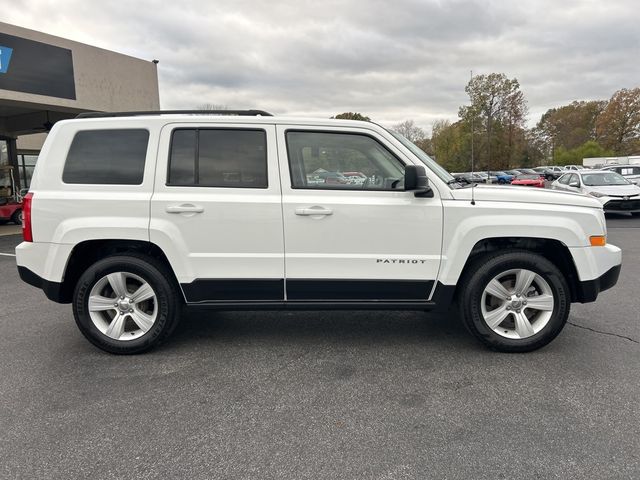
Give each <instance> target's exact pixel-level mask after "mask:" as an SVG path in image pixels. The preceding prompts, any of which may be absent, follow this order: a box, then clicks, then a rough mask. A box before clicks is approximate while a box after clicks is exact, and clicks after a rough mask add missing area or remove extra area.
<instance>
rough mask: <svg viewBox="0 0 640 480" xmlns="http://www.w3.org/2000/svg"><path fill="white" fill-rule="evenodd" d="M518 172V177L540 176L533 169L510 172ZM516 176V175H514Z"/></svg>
mask: <svg viewBox="0 0 640 480" xmlns="http://www.w3.org/2000/svg"><path fill="white" fill-rule="evenodd" d="M510 171H517V172H519V173H518V175H538V176H540V174H539V173H538V172H536V171H535V170H534V169H533V168H519V169H518V170H510ZM516 176H517V175H516Z"/></svg>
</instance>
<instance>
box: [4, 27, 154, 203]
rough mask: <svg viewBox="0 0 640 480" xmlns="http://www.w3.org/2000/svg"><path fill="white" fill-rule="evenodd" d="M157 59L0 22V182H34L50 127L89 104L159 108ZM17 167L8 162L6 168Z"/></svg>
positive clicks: (12, 185) (15, 185)
mask: <svg viewBox="0 0 640 480" xmlns="http://www.w3.org/2000/svg"><path fill="white" fill-rule="evenodd" d="M156 64H157V62H156V61H147V60H141V59H138V58H133V57H130V56H128V55H122V54H119V53H115V52H111V51H109V50H104V49H101V48H97V47H92V46H90V45H85V44H83V43H79V42H74V41H71V40H67V39H64V38H60V37H55V36H53V35H48V34H45V33H41V32H37V31H34V30H29V29H26V28H22V27H18V26H15V25H9V24H6V23H2V22H0V172H6V174H4V175H3V177H4V178H0V188H2V187H6V188H8V189H5V190H2V191H5V192H7V191H11V190H14V191H13V192H12V193H13V195H16V194H17V193H18V192H19V190H20V189H21V188H28V186H29V181H30V179H31V174H32V172H33V168H34V166H35V164H36V162H37V156H38V153H39V151H40V148H41V147H42V144H43V142H44V139H45V138H46V134H47V132H48V131H49V130H50V129H51V127H52V126H53V124H54V123H55V122H57V121H58V120H62V119H67V118H73V117H75V116H76V115H77V114H78V113H82V112H90V111H105V112H108V111H130V110H158V109H159V108H160V98H159V91H158V72H157V65H156ZM9 166H10V167H12V168H7V167H9Z"/></svg>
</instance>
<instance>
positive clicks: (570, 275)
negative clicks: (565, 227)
mask: <svg viewBox="0 0 640 480" xmlns="http://www.w3.org/2000/svg"><path fill="white" fill-rule="evenodd" d="M509 249H519V250H526V251H528V252H531V253H536V254H538V255H540V256H542V257H544V258H546V259H547V260H549V261H550V262H552V263H553V264H554V265H556V266H557V267H558V269H559V270H560V271H561V272H562V274H563V275H564V277H565V279H566V281H567V284H568V285H569V289H570V293H571V301H572V302H575V301H578V299H579V282H580V279H579V277H578V271H577V269H576V265H575V263H574V261H573V257H572V255H571V251H570V250H569V248H568V247H567V245H565V244H564V243H563V242H561V241H560V240H557V239H551V238H538V237H491V238H484V239H482V240H479V241H478V242H476V244H475V245H474V246H473V248H472V249H471V253H470V254H469V256H468V257H467V261H466V262H465V264H464V267H463V268H462V272H461V274H460V277H459V279H460V280H462V279H464V277H465V276H466V275H467V274H468V272H469V271H470V270H471V269H473V268H474V267H475V266H476V265H477V264H478V263H479V262H481V261H482V258H483V257H484V256H486V255H488V254H491V253H494V252H496V251H499V250H509ZM459 292H460V281H458V283H457V285H456V288H455V291H454V292H453V298H454V299H457V297H458V294H459Z"/></svg>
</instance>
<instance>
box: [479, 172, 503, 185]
mask: <svg viewBox="0 0 640 480" xmlns="http://www.w3.org/2000/svg"><path fill="white" fill-rule="evenodd" d="M474 173H476V175H479V176H480V177H481V178H482V182H483V183H498V177H496V176H495V175H489V174H488V173H487V172H474Z"/></svg>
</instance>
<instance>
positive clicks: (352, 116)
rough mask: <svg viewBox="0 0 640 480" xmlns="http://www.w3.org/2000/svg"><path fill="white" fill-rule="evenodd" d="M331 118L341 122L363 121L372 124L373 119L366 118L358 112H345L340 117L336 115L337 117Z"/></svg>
mask: <svg viewBox="0 0 640 480" xmlns="http://www.w3.org/2000/svg"><path fill="white" fill-rule="evenodd" d="M331 118H337V119H340V120H361V121H363V122H370V121H371V119H370V118H369V117H366V116H364V115H362V114H361V113H357V112H344V113H340V114H338V115H336V116H335V117H331Z"/></svg>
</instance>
